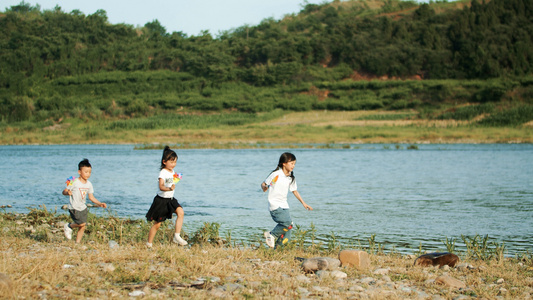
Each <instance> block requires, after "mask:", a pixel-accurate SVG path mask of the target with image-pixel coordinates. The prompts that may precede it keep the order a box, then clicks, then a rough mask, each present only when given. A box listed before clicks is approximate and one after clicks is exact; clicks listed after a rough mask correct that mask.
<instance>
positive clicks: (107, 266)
mask: <svg viewBox="0 0 533 300" xmlns="http://www.w3.org/2000/svg"><path fill="white" fill-rule="evenodd" d="M102 270H104V272H106V273H113V271H115V266H113V264H111V263H109V264H105V265H104V266H103V267H102Z"/></svg>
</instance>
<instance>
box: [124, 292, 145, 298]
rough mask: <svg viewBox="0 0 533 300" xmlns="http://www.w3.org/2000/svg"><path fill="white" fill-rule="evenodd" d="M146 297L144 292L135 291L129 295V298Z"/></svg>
mask: <svg viewBox="0 0 533 300" xmlns="http://www.w3.org/2000/svg"><path fill="white" fill-rule="evenodd" d="M144 295H146V293H145V292H143V291H133V292H130V293H129V294H128V296H130V297H139V296H144Z"/></svg>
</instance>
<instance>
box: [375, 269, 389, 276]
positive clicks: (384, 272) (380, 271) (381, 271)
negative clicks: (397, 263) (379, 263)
mask: <svg viewBox="0 0 533 300" xmlns="http://www.w3.org/2000/svg"><path fill="white" fill-rule="evenodd" d="M389 271H390V270H389V269H376V270H375V271H374V272H373V273H374V274H376V275H387V274H389Z"/></svg>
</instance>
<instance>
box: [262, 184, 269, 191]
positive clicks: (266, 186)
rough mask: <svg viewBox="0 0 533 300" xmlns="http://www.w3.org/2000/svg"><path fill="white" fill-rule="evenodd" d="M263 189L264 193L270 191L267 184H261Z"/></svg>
mask: <svg viewBox="0 0 533 300" xmlns="http://www.w3.org/2000/svg"><path fill="white" fill-rule="evenodd" d="M261 189H262V190H263V192H266V191H267V190H268V185H267V184H266V183H264V182H263V183H261Z"/></svg>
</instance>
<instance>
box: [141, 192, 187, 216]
mask: <svg viewBox="0 0 533 300" xmlns="http://www.w3.org/2000/svg"><path fill="white" fill-rule="evenodd" d="M178 207H181V205H180V204H179V203H178V200H176V198H163V197H160V196H155V198H154V201H153V202H152V206H150V209H149V210H148V212H147V213H146V220H147V221H148V222H150V221H156V222H164V221H165V220H167V219H172V214H173V213H175V212H176V209H177V208H178Z"/></svg>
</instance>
